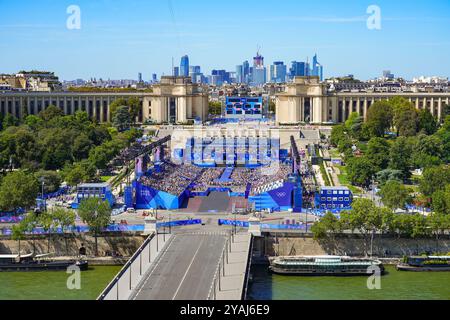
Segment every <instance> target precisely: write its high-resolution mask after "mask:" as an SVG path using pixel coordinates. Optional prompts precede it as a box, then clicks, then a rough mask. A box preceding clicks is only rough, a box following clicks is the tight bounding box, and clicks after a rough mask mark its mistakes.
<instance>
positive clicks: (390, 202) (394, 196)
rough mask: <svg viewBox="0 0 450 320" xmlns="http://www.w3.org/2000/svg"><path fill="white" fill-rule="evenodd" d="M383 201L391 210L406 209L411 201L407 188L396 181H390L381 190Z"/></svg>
mask: <svg viewBox="0 0 450 320" xmlns="http://www.w3.org/2000/svg"><path fill="white" fill-rule="evenodd" d="M380 196H381V201H383V203H384V205H385V206H387V207H388V208H389V209H391V210H395V209H397V208H401V209H403V208H405V207H406V204H407V203H408V202H409V201H410V198H411V197H410V195H409V191H408V190H407V189H406V187H405V186H404V185H403V184H402V183H400V182H398V181H395V180H392V181H388V182H387V183H386V184H385V185H384V186H382V187H381V190H380Z"/></svg>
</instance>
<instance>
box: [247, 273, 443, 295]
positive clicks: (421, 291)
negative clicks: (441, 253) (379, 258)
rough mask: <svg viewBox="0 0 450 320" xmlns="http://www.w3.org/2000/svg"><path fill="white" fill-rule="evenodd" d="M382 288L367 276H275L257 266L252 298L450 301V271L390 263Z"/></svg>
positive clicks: (252, 282) (250, 290)
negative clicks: (401, 268)
mask: <svg viewBox="0 0 450 320" xmlns="http://www.w3.org/2000/svg"><path fill="white" fill-rule="evenodd" d="M386 271H387V274H386V275H385V276H383V277H382V278H381V290H369V289H367V278H366V277H297V276H280V275H271V274H269V273H268V272H267V267H264V266H253V267H252V281H251V284H250V286H249V292H248V298H249V299H250V300H449V299H450V272H417V273H416V272H404V271H403V272H402V271H397V270H396V269H395V267H392V266H387V267H386Z"/></svg>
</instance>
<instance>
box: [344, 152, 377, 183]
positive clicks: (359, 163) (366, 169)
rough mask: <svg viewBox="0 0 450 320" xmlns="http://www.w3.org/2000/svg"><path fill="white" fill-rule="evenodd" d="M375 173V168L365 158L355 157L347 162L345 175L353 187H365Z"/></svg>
mask: <svg viewBox="0 0 450 320" xmlns="http://www.w3.org/2000/svg"><path fill="white" fill-rule="evenodd" d="M375 173H376V168H375V167H374V166H373V164H372V162H371V161H370V160H369V159H367V158H366V157H360V158H357V157H355V158H352V159H349V160H348V161H347V174H348V178H349V179H350V181H351V182H352V184H353V185H357V186H361V187H367V186H368V185H369V184H370V182H371V180H372V177H373V176H374V175H375Z"/></svg>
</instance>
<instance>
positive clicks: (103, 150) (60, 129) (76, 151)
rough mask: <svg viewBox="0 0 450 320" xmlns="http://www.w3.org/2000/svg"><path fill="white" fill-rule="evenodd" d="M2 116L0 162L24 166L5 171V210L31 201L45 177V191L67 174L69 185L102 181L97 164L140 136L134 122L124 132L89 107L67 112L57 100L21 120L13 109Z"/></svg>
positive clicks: (0, 183)
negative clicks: (92, 113)
mask: <svg viewBox="0 0 450 320" xmlns="http://www.w3.org/2000/svg"><path fill="white" fill-rule="evenodd" d="M129 109H130V110H129V112H130V113H131V112H135V111H134V110H135V109H134V108H132V107H129ZM0 120H2V121H1V123H2V128H1V129H2V131H1V132H0V168H1V169H3V172H4V173H5V172H8V171H9V170H10V169H16V170H17V169H19V171H16V172H11V173H9V174H7V175H6V176H4V177H3V178H1V177H0V209H1V210H14V209H17V208H19V207H28V206H30V205H31V204H32V203H30V201H34V199H35V198H36V195H37V194H38V192H40V191H41V190H40V188H39V186H40V183H39V181H44V182H45V190H44V192H46V193H48V192H54V191H56V190H57V189H58V188H59V186H60V183H61V181H63V180H64V181H66V182H67V183H68V184H69V185H76V184H78V183H80V182H90V181H97V179H98V177H97V172H98V170H103V169H106V168H107V166H108V163H109V162H110V161H111V160H112V159H113V158H114V157H115V156H116V155H118V154H119V152H120V151H121V150H122V149H124V148H126V147H127V146H129V145H130V144H131V143H132V142H133V141H134V140H135V139H136V138H138V137H140V136H141V132H140V131H139V130H137V129H134V128H133V129H130V130H126V131H123V132H119V130H118V129H117V128H115V127H111V126H109V125H107V124H98V123H96V122H95V121H92V120H90V119H89V116H88V114H87V113H86V112H81V111H79V112H77V113H75V115H67V116H66V115H64V114H63V113H62V111H61V110H60V109H59V108H57V107H55V106H49V107H48V108H46V109H45V110H43V111H42V112H40V113H39V115H38V116H35V115H29V116H27V117H26V118H25V119H23V121H22V122H21V121H19V120H18V119H15V118H14V117H12V116H11V115H7V116H6V117H3V119H0ZM24 191H26V192H24ZM27 198H28V199H31V200H28V199H27Z"/></svg>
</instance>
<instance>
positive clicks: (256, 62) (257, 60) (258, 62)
mask: <svg viewBox="0 0 450 320" xmlns="http://www.w3.org/2000/svg"><path fill="white" fill-rule="evenodd" d="M253 66H254V67H263V66H264V57H263V56H262V55H260V54H259V51H258V52H257V53H256V57H254V58H253Z"/></svg>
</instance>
